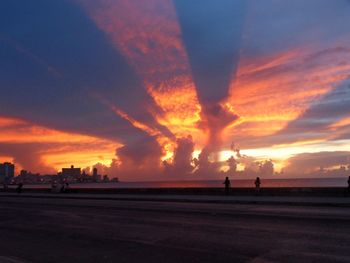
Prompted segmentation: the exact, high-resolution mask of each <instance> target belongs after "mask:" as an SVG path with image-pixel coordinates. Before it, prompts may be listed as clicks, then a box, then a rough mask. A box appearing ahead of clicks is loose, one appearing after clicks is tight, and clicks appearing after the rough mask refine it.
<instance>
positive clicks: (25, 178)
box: [16, 170, 41, 184]
mask: <svg viewBox="0 0 350 263" xmlns="http://www.w3.org/2000/svg"><path fill="white" fill-rule="evenodd" d="M16 182H21V183H25V184H35V183H40V182H41V177H40V174H38V173H32V172H28V171H26V170H21V172H20V174H19V175H18V176H17V177H16Z"/></svg>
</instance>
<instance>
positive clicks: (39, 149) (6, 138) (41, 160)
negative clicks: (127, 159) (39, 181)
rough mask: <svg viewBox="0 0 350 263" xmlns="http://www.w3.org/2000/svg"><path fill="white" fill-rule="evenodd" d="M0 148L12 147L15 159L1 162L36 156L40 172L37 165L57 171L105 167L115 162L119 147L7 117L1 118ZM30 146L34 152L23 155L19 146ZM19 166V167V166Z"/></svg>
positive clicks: (103, 141)
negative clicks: (17, 157) (71, 166)
mask: <svg viewBox="0 0 350 263" xmlns="http://www.w3.org/2000/svg"><path fill="white" fill-rule="evenodd" d="M0 144H2V145H3V147H4V145H12V146H13V147H11V149H14V150H13V152H14V153H13V154H14V155H11V154H10V153H8V154H5V155H6V156H2V157H1V158H0V159H1V161H6V160H7V161H8V160H10V161H13V160H15V161H16V156H15V155H17V154H21V155H23V154H28V155H31V156H36V157H37V158H38V160H37V165H38V167H36V171H39V172H40V171H41V170H40V169H41V168H42V167H40V165H45V166H47V167H48V166H50V167H53V168H54V169H55V170H60V169H61V167H62V166H69V165H71V164H75V165H77V166H81V167H86V166H92V165H93V164H95V163H97V162H101V163H108V162H111V161H112V159H113V158H115V149H116V148H117V147H120V146H121V144H120V143H117V142H112V141H108V140H105V139H101V138H97V137H92V136H87V135H82V134H77V133H69V132H63V131H58V130H54V129H51V128H47V127H43V126H39V125H35V124H31V123H29V122H27V121H24V120H20V119H15V118H8V117H0ZM29 144H30V145H36V146H35V152H28V153H25V152H22V151H26V150H25V149H23V150H21V149H22V148H23V147H22V146H23V145H24V146H25V145H29ZM16 145H17V146H16ZM3 147H2V148H3ZM28 151H29V150H28ZM18 165H20V166H22V165H21V164H20V163H18ZM47 167H45V169H46V168H47ZM23 168H25V169H26V168H27V167H23ZM31 168H33V167H31Z"/></svg>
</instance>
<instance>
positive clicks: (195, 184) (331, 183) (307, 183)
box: [24, 177, 348, 189]
mask: <svg viewBox="0 0 350 263" xmlns="http://www.w3.org/2000/svg"><path fill="white" fill-rule="evenodd" d="M347 179H348V178H347V177H337V178H294V179H261V183H262V184H261V186H262V187H347ZM223 181H224V180H191V181H185V180H182V181H163V182H161V181H148V182H118V183H114V182H113V183H75V184H70V187H71V188H102V189H103V188H104V189H107V188H218V187H219V188H220V187H223ZM231 186H232V187H243V188H249V187H254V179H236V180H235V179H231ZM50 187H51V185H48V184H45V185H43V184H41V185H40V184H37V185H24V188H50Z"/></svg>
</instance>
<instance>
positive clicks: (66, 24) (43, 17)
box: [0, 0, 170, 142]
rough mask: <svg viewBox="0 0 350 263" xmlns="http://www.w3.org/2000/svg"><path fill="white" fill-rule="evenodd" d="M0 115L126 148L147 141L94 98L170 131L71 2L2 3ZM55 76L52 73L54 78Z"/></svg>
mask: <svg viewBox="0 0 350 263" xmlns="http://www.w3.org/2000/svg"><path fill="white" fill-rule="evenodd" d="M0 32H1V35H0V36H1V37H0V57H1V64H0V90H1V96H0V114H2V115H5V116H14V117H19V118H23V119H26V120H29V121H31V122H34V123H39V124H42V125H45V126H49V127H54V128H56V129H61V130H70V131H76V132H80V133H86V134H93V135H97V136H100V137H105V138H111V139H117V140H121V141H122V142H128V141H129V140H132V139H135V138H142V137H144V136H147V135H146V134H145V133H144V132H142V131H140V130H137V129H134V128H133V127H132V126H131V125H130V124H129V123H128V122H126V121H125V120H123V119H121V118H120V117H119V116H116V115H115V113H114V112H112V110H110V109H109V108H108V107H107V106H106V104H104V103H101V101H100V98H105V99H108V101H109V102H110V103H111V104H113V105H117V106H118V107H119V108H121V109H123V110H126V111H127V112H128V113H129V114H130V115H131V116H133V118H135V119H138V120H139V121H142V122H145V123H147V124H148V125H150V126H152V127H156V128H158V129H161V130H162V131H163V132H165V133H170V132H169V131H168V130H167V129H166V128H164V127H161V126H160V125H158V124H157V123H156V122H155V120H154V119H153V117H152V116H151V115H150V114H149V113H148V111H147V110H145V108H147V107H148V108H153V110H155V111H158V110H159V109H157V108H156V107H155V106H154V104H153V102H152V100H151V98H150V97H149V96H148V94H147V93H146V91H145V90H144V88H143V86H142V84H141V82H140V81H139V80H138V78H137V76H136V74H135V73H134V72H133V71H132V70H131V69H130V68H129V67H128V65H127V63H126V62H125V61H124V59H123V58H122V56H121V55H120V54H118V53H117V52H116V51H115V49H114V48H113V47H112V46H111V45H110V43H109V42H108V41H107V40H106V38H105V36H104V35H103V33H101V32H100V31H99V30H98V29H97V28H96V27H95V25H94V23H93V22H92V21H90V19H89V18H88V17H87V16H86V15H85V14H84V13H83V12H82V11H81V9H80V8H79V7H78V6H77V5H75V4H73V3H72V1H65V0H62V1H50V2H49V1H44V0H37V1H31V2H29V1H18V0H14V1H12V0H11V1H7V0H5V1H1V3H0ZM56 73H57V74H56Z"/></svg>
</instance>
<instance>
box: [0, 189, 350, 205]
mask: <svg viewBox="0 0 350 263" xmlns="http://www.w3.org/2000/svg"><path fill="white" fill-rule="evenodd" d="M1 197H13V198H16V197H21V198H23V197H25V198H59V199H92V200H118V201H154V202H192V203H222V204H225V203H227V204H234V203H236V204H275V205H301V206H342V207H350V197H304V196H216V195H151V194H145V195H142V194H139V195H136V194H80V193H79V194H76V193H74V194H73V193H72V194H69V193H62V194H51V193H47V194H43V193H22V194H17V193H4V192H2V193H0V198H1Z"/></svg>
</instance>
